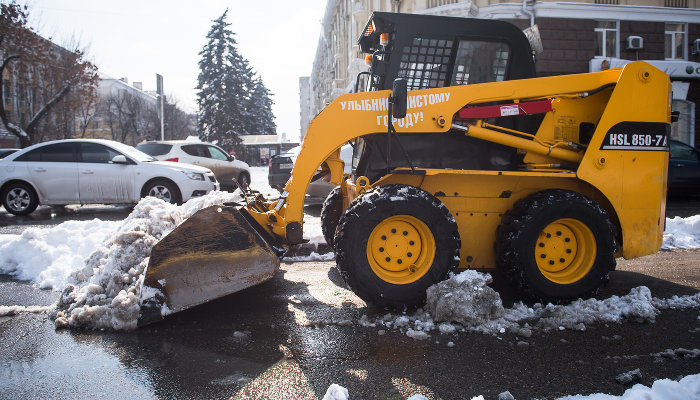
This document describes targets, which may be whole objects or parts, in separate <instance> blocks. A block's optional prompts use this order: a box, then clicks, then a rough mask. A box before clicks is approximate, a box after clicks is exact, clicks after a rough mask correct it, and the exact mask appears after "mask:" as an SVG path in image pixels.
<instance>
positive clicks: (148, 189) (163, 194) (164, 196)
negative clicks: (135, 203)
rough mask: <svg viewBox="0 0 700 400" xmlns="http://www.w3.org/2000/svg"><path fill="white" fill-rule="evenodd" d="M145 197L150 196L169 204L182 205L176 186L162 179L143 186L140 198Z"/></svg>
mask: <svg viewBox="0 0 700 400" xmlns="http://www.w3.org/2000/svg"><path fill="white" fill-rule="evenodd" d="M146 196H152V197H155V198H158V199H161V200H163V201H165V202H166V203H170V204H180V203H182V195H180V190H179V189H178V188H177V186H176V185H175V184H173V183H171V182H169V181H166V180H163V179H156V180H152V181H150V182H148V183H147V184H146V185H144V187H143V191H142V192H141V197H146Z"/></svg>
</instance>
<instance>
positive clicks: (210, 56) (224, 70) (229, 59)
mask: <svg viewBox="0 0 700 400" xmlns="http://www.w3.org/2000/svg"><path fill="white" fill-rule="evenodd" d="M226 14H228V9H226V11H224V13H223V14H222V15H221V17H219V18H218V19H216V20H214V21H213V22H214V24H213V25H212V28H211V30H210V31H209V33H208V34H207V39H208V41H207V44H206V45H205V46H204V47H203V48H202V51H201V52H200V53H199V55H200V56H201V59H200V61H199V68H200V73H199V78H198V85H197V89H199V94H198V99H197V103H198V105H199V121H198V125H199V126H198V128H199V136H200V138H201V139H202V140H205V141H209V142H216V143H218V144H219V145H220V146H222V147H224V148H225V149H227V150H230V149H231V148H235V149H236V151H237V152H240V150H242V149H241V146H240V145H241V142H242V140H241V138H240V135H245V134H248V133H249V132H248V128H249V126H248V122H247V121H248V120H249V119H250V113H249V112H248V110H247V107H246V106H247V104H248V103H249V94H250V93H251V91H252V88H253V72H252V70H251V68H250V66H249V65H248V61H247V60H246V59H245V58H243V57H242V56H241V55H240V54H239V53H238V50H237V49H236V44H237V43H236V40H235V39H234V33H233V32H232V31H231V30H230V29H229V26H230V25H231V24H230V23H228V22H226Z"/></svg>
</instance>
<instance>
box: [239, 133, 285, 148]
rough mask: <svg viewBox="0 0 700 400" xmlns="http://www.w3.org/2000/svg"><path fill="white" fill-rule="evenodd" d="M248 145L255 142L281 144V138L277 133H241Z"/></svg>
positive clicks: (245, 143) (244, 142)
mask: <svg viewBox="0 0 700 400" xmlns="http://www.w3.org/2000/svg"><path fill="white" fill-rule="evenodd" d="M241 139H243V144H244V145H246V146H250V145H255V144H279V143H281V140H280V138H279V136H277V135H241Z"/></svg>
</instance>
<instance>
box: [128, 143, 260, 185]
mask: <svg viewBox="0 0 700 400" xmlns="http://www.w3.org/2000/svg"><path fill="white" fill-rule="evenodd" d="M136 148H137V149H138V150H141V151H143V152H144V153H146V154H148V155H150V156H153V157H155V158H157V159H159V160H161V161H175V162H180V163H186V164H193V165H199V166H202V167H205V168H209V169H210V170H212V171H213V172H214V175H216V180H218V181H219V183H220V184H221V190H228V191H231V192H232V191H234V190H236V188H237V186H236V184H235V183H234V181H233V180H234V179H235V180H236V181H238V183H239V184H240V185H241V186H243V187H247V186H248V185H249V184H250V167H249V166H248V164H246V163H244V162H243V161H241V160H236V157H234V156H232V155H230V154H228V153H226V151H224V149H222V148H221V147H219V146H216V145H214V144H211V143H206V142H196V141H190V140H164V141H150V142H143V143H139V144H137V145H136Z"/></svg>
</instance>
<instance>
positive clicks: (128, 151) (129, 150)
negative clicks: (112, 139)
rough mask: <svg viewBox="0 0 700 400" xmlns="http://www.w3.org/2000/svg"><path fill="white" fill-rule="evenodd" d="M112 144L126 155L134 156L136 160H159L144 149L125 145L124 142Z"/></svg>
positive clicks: (111, 144)
mask: <svg viewBox="0 0 700 400" xmlns="http://www.w3.org/2000/svg"><path fill="white" fill-rule="evenodd" d="M110 146H112V147H114V148H115V149H116V150H118V151H120V152H122V153H124V154H125V155H127V156H129V157H131V158H133V159H134V160H136V161H139V162H152V161H158V160H156V159H155V158H153V157H151V156H149V155H148V154H146V153H144V152H143V151H140V150H137V149H135V148H133V147H131V146H128V145H125V144H123V143H110Z"/></svg>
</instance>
